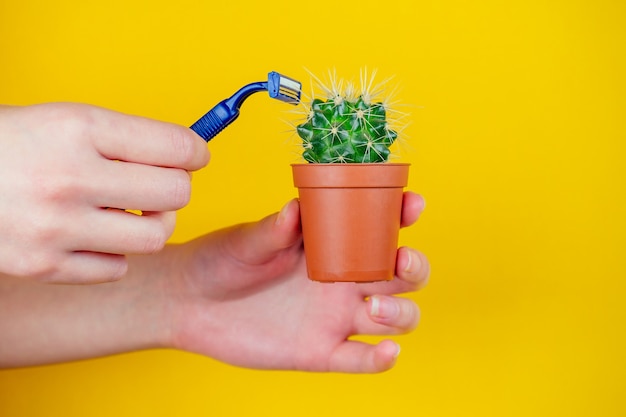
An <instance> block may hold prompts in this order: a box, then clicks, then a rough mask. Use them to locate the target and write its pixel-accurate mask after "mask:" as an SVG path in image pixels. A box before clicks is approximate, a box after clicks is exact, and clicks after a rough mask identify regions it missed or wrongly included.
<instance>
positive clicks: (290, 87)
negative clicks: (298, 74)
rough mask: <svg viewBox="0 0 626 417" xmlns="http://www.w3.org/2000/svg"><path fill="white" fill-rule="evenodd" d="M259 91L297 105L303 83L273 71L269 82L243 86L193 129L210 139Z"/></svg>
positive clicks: (268, 79) (234, 117) (206, 139)
mask: <svg viewBox="0 0 626 417" xmlns="http://www.w3.org/2000/svg"><path fill="white" fill-rule="evenodd" d="M259 91H267V92H268V93H269V95H270V97H271V98H275V99H277V100H281V101H284V102H285V103H289V104H293V105H297V104H298V103H300V94H301V92H302V83H300V82H299V81H296V80H294V79H292V78H289V77H285V76H284V75H281V74H279V73H277V72H275V71H272V72H270V73H269V74H268V77H267V82H257V83H252V84H248V85H246V86H245V87H243V88H241V89H240V90H239V91H237V92H236V93H235V94H233V96H232V97H230V98H228V99H226V100H223V101H221V102H220V103H218V104H217V105H216V106H215V107H213V108H212V109H211V110H209V112H208V113H207V114H205V115H204V116H202V117H201V118H200V119H199V120H198V121H197V122H195V123H194V124H193V125H192V126H191V129H192V130H193V131H194V132H196V133H197V134H198V135H200V136H201V137H202V139H204V140H205V141H207V142H208V141H210V140H211V139H213V138H214V137H215V136H217V134H218V133H220V132H221V131H222V130H223V129H224V128H225V127H226V126H228V125H229V124H231V123H232V122H233V121H234V120H235V119H236V118H237V117H238V116H239V108H240V107H241V105H242V104H243V102H244V101H245V100H246V99H247V98H248V97H250V96H251V95H252V94H254V93H257V92H259Z"/></svg>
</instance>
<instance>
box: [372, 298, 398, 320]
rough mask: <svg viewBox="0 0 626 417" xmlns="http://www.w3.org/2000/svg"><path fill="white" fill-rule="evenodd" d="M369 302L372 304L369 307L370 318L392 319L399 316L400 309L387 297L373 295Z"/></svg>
mask: <svg viewBox="0 0 626 417" xmlns="http://www.w3.org/2000/svg"><path fill="white" fill-rule="evenodd" d="M371 300H372V304H371V307H370V314H371V315H372V317H378V318H380V319H392V318H394V317H396V316H397V315H398V314H400V307H399V306H398V303H396V302H394V301H393V300H392V299H390V298H388V297H382V296H378V295H374V296H372V297H371Z"/></svg>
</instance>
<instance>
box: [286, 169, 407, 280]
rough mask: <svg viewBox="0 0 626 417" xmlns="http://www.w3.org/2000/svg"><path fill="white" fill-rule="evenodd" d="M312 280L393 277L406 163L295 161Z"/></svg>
mask: <svg viewBox="0 0 626 417" xmlns="http://www.w3.org/2000/svg"><path fill="white" fill-rule="evenodd" d="M292 169H293V178H294V185H295V186H296V187H297V188H298V193H299V200H300V216H301V221H302V234H303V238H304V252H305V256H306V263H307V272H308V275H309V278H310V279H311V280H313V281H321V282H374V281H389V280H391V279H393V277H394V272H395V264H396V253H397V249H398V234H399V231H400V218H401V215H402V196H403V192H404V190H403V189H404V187H406V185H407V181H408V177H409V164H390V163H378V164H293V165H292Z"/></svg>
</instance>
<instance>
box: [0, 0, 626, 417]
mask: <svg viewBox="0 0 626 417" xmlns="http://www.w3.org/2000/svg"><path fill="white" fill-rule="evenodd" d="M625 5H626V3H624V2H622V1H618V0H612V1H611V0H594V1H582V0H569V1H565V0H558V1H557V0H555V1H545V0H510V1H495V0H488V1H463V0H441V1H435V0H432V1H424V0H417V1H413V0H387V1H370V0H362V1H359V2H356V1H337V0H320V1H314V2H296V1H285V0H277V1H273V2H272V1H270V2H251V1H246V2H241V1H235V0H233V1H229V2H217V1H191V0H178V1H172V2H169V1H160V0H155V1H150V2H147V1H138V2H133V1H128V0H126V1H120V0H109V1H70V0H61V1H55V2H46V1H28V0H25V1H19V2H18V1H8V0H2V1H0V102H2V103H5V104H15V105H27V104H32V103H40V102H49V101H78V102H87V103H91V104H95V105H99V106H104V107H108V108H112V109H115V110H118V111H122V112H127V113H132V114H138V115H143V116H147V117H152V118H157V119H162V120H167V121H172V122H176V123H180V124H184V125H190V124H191V123H193V122H194V121H195V120H196V119H197V118H198V117H200V116H201V115H202V114H203V113H204V112H206V111H207V110H208V109H209V108H210V107H211V106H212V105H214V104H215V103H217V102H218V101H220V100H222V99H223V98H226V97H228V96H229V95H230V94H232V93H233V92H234V91H235V90H236V89H238V88H239V87H241V86H243V85H244V84H246V83H249V82H253V81H261V80H263V79H264V78H265V77H266V74H267V72H268V71H272V70H276V71H279V72H282V73H284V74H287V75H290V76H292V77H294V78H297V79H300V80H302V81H304V82H305V84H307V83H308V81H309V74H308V73H307V72H306V70H305V68H307V69H309V70H311V71H312V72H314V73H317V74H323V73H324V72H325V71H326V70H327V69H329V68H335V69H336V70H337V73H338V74H340V75H343V76H345V77H348V78H351V77H353V76H358V71H359V69H360V68H362V67H364V66H367V67H368V68H377V69H378V73H379V74H380V77H383V78H384V77H386V76H391V75H394V76H395V78H394V80H395V81H397V82H398V83H399V84H400V86H401V89H400V91H399V94H398V97H397V98H398V99H399V100H400V101H402V102H404V103H407V104H410V105H411V107H410V111H411V117H410V123H411V124H410V125H409V127H408V128H407V129H406V130H405V132H404V133H405V136H404V139H405V141H404V144H405V146H403V147H402V150H401V152H400V159H401V160H403V161H407V162H411V163H412V171H411V180H410V187H409V188H410V189H412V190H414V191H417V192H419V193H421V194H423V195H424V196H425V198H426V201H427V208H426V211H425V212H424V214H423V216H422V218H421V220H420V221H419V223H418V224H417V225H415V226H414V227H412V228H410V229H407V230H403V231H402V235H401V240H402V244H405V245H410V246H413V247H416V248H418V249H420V250H422V251H423V252H425V253H426V254H427V255H428V256H429V259H430V261H431V263H432V276H431V282H430V284H429V286H428V287H427V288H426V289H424V290H423V291H421V292H419V293H416V294H412V295H410V297H412V298H414V299H415V300H416V301H417V302H418V303H419V305H420V307H421V309H422V315H423V319H422V322H421V324H420V327H419V328H418V330H417V331H416V332H415V333H412V334H410V335H405V336H399V337H397V341H398V342H399V343H400V344H401V345H402V353H401V355H400V358H399V362H398V364H397V366H396V368H395V369H393V370H391V371H389V372H387V373H384V374H380V375H366V376H355V375H336V374H305V373H296V372H261V371H250V370H244V369H239V368H234V367H231V366H229V365H225V364H222V363H218V362H216V361H214V360H212V359H209V358H204V357H200V356H196V355H191V354H187V353H183V352H174V351H150V352H138V353H129V354H125V355H119V356H116V357H111V358H105V359H98V360H91V361H83V362H78V363H71V364H62V365H53V366H46V367H39V368H29V369H20V370H10V371H1V372H0V415H1V416H139V415H146V416H208V415H216V416H229V415H238V416H250V415H261V416H265V415H267V416H270V415H271V416H321V415H323V416H334V415H368V416H369V415H387V414H392V415H413V416H605V417H608V416H623V415H626V402H625V400H624V398H623V394H624V386H625V382H626V381H625V377H626V372H625V371H626V360H625V350H626V343H625V338H624V335H623V334H624V323H625V319H626V313H625V311H626V309H625V307H624V304H625V302H624V300H623V298H625V297H626V291H625V289H626V285H625V283H624V282H625V278H626V268H625V265H626V256H624V254H623V252H624V251H625V250H626V239H625V236H626V227H625V226H626V224H625V220H624V219H625V217H626V209H625V208H626V204H625V203H626V199H625V198H624V192H625V190H626V169H625V168H624V166H625V164H624V158H625V155H626V154H625V146H624V142H625V140H626V88H625V86H626V83H625V82H624V76H625V75H626V65H625V63H626V59H625V57H626V48H625V47H624V40H625V39H626V29H624V28H625V27H626V19H625V18H626V7H625ZM287 107H288V106H286V105H285V104H283V103H279V102H276V101H274V100H271V99H269V98H268V97H267V96H263V95H255V96H253V97H251V98H250V99H249V100H248V101H247V102H246V103H245V104H244V106H243V108H242V113H241V116H240V118H239V119H238V120H237V121H236V122H235V123H234V124H233V125H232V126H230V127H229V128H228V129H227V130H226V131H224V132H223V133H222V134H221V135H220V136H218V137H217V138H216V139H215V140H214V141H212V142H211V143H210V145H209V148H210V150H211V152H212V162H211V164H210V165H209V167H207V168H206V169H204V170H203V171H201V172H198V173H196V174H195V175H194V179H193V187H194V189H193V196H192V201H191V203H190V205H189V207H187V208H185V209H184V210H182V211H181V212H180V214H179V223H178V228H177V230H176V232H175V234H174V236H173V238H172V240H173V241H177V242H180V241H186V240H188V239H191V238H194V237H196V236H199V235H201V234H203V233H206V232H210V231H211V230H215V229H217V228H220V227H223V226H226V225H230V224H233V223H238V222H244V221H251V220H255V219H258V218H260V217H262V216H265V215H266V214H269V213H272V212H274V211H276V210H278V209H280V207H281V206H282V204H284V203H285V202H286V201H287V200H289V199H290V198H293V197H295V195H296V191H295V189H294V188H293V186H292V183H291V174H290V167H289V164H290V163H292V162H296V161H297V160H298V155H297V146H296V142H295V139H294V137H293V135H292V134H290V133H289V132H288V130H289V128H288V126H287V125H286V124H285V123H284V122H283V121H282V120H281V119H285V118H288V117H289V114H288V113H286V112H285V111H286V110H289V109H288V108H287ZM0 151H2V150H0ZM0 198H2V197H1V196H0ZM5 220H6V219H5ZM278 302H280V301H278ZM1 342H2V336H1V335H0V343H1Z"/></svg>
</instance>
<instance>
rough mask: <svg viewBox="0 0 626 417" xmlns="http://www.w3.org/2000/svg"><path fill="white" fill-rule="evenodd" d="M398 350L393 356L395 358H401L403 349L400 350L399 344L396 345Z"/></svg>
mask: <svg viewBox="0 0 626 417" xmlns="http://www.w3.org/2000/svg"><path fill="white" fill-rule="evenodd" d="M396 348H397V349H398V350H397V351H396V354H395V355H393V357H394V358H397V357H398V356H400V351H401V350H402V349H401V348H400V345H399V344H397V343H396Z"/></svg>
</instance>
